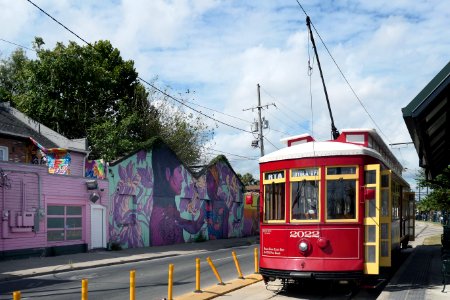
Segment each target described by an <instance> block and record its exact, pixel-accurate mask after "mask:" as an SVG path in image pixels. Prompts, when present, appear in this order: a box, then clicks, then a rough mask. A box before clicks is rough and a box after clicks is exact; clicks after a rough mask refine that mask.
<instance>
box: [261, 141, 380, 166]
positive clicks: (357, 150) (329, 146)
mask: <svg viewBox="0 0 450 300" xmlns="http://www.w3.org/2000/svg"><path fill="white" fill-rule="evenodd" d="M345 155H347V156H348V155H369V156H372V157H374V158H377V159H380V160H382V157H381V155H380V154H379V153H378V152H377V151H375V150H373V149H371V148H367V147H363V146H360V145H355V144H351V143H341V142H336V141H325V142H309V143H303V144H297V145H294V146H291V147H286V148H283V149H280V150H277V151H274V152H272V153H269V154H267V155H264V156H263V157H261V158H260V159H259V162H260V163H264V162H270V161H279V160H286V159H298V158H305V157H324V156H345Z"/></svg>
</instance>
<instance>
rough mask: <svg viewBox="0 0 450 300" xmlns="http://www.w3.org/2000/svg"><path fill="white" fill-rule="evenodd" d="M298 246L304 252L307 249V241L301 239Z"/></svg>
mask: <svg viewBox="0 0 450 300" xmlns="http://www.w3.org/2000/svg"><path fill="white" fill-rule="evenodd" d="M298 248H299V249H300V251H302V252H306V251H308V243H307V242H305V241H301V242H300V244H299V245H298Z"/></svg>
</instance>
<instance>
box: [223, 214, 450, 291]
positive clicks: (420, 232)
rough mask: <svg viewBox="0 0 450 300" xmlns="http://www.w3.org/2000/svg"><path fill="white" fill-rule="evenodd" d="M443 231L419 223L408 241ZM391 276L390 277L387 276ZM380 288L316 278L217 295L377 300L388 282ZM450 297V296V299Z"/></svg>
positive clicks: (415, 243)
mask: <svg viewBox="0 0 450 300" xmlns="http://www.w3.org/2000/svg"><path fill="white" fill-rule="evenodd" d="M441 233H442V227H440V226H438V225H436V224H430V223H426V222H416V228H415V237H416V239H415V241H413V242H410V243H409V244H410V245H411V246H412V247H416V246H418V245H422V244H423V242H424V239H425V238H427V237H431V236H436V235H439V234H441ZM410 250H411V249H407V250H402V252H401V255H400V261H399V263H398V264H397V265H396V266H395V267H394V268H392V269H391V270H390V274H388V275H389V276H392V275H394V274H395V272H396V271H397V269H398V268H399V267H400V266H401V264H402V263H403V262H404V261H405V260H406V259H407V258H408V255H410V253H411V251H410ZM388 279H389V278H388ZM387 283H388V282H385V283H384V284H383V285H381V286H380V287H379V288H378V289H364V288H360V289H356V290H355V291H354V293H353V294H350V292H351V290H350V287H349V286H346V285H339V284H331V283H330V282H325V281H317V282H315V283H314V282H311V283H308V284H306V285H289V286H287V287H283V285H282V284H281V282H280V281H275V282H270V283H269V284H268V285H267V286H266V285H265V284H264V282H262V281H261V282H258V283H255V284H253V285H250V286H247V287H245V288H242V289H240V290H237V291H233V292H231V293H229V294H226V295H223V296H220V297H217V298H215V300H242V299H258V300H281V299H283V300H284V299H310V300H313V299H333V300H340V299H342V300H344V299H345V300H347V299H353V300H375V299H377V298H378V296H379V295H380V293H381V292H382V288H383V287H384V285H385V284H387ZM449 299H450V298H449Z"/></svg>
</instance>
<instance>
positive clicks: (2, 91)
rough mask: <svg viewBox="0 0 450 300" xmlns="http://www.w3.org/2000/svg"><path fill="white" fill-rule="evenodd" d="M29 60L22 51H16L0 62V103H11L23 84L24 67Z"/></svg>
mask: <svg viewBox="0 0 450 300" xmlns="http://www.w3.org/2000/svg"><path fill="white" fill-rule="evenodd" d="M29 62H30V60H29V59H28V58H27V57H26V55H25V52H24V51H23V50H22V49H18V50H16V51H14V52H13V53H12V55H11V56H10V57H9V58H8V59H6V60H1V61H0V102H12V101H13V98H14V97H15V96H17V95H18V94H19V93H20V92H21V91H22V90H23V87H22V85H23V84H24V83H25V78H26V66H27V64H28V63H29Z"/></svg>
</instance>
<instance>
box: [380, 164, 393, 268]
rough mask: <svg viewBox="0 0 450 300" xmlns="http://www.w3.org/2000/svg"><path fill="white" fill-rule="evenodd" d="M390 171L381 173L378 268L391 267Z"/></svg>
mask: <svg viewBox="0 0 450 300" xmlns="http://www.w3.org/2000/svg"><path fill="white" fill-rule="evenodd" d="M391 174H392V171H391V170H383V171H381V186H380V189H381V199H380V204H381V206H380V207H381V210H380V213H381V215H380V224H381V228H380V229H381V231H380V252H381V253H380V266H382V267H390V266H391V252H392V251H391V249H392V247H391V245H392V230H391V226H392V216H391V214H392V189H391V185H392V181H391Z"/></svg>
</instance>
